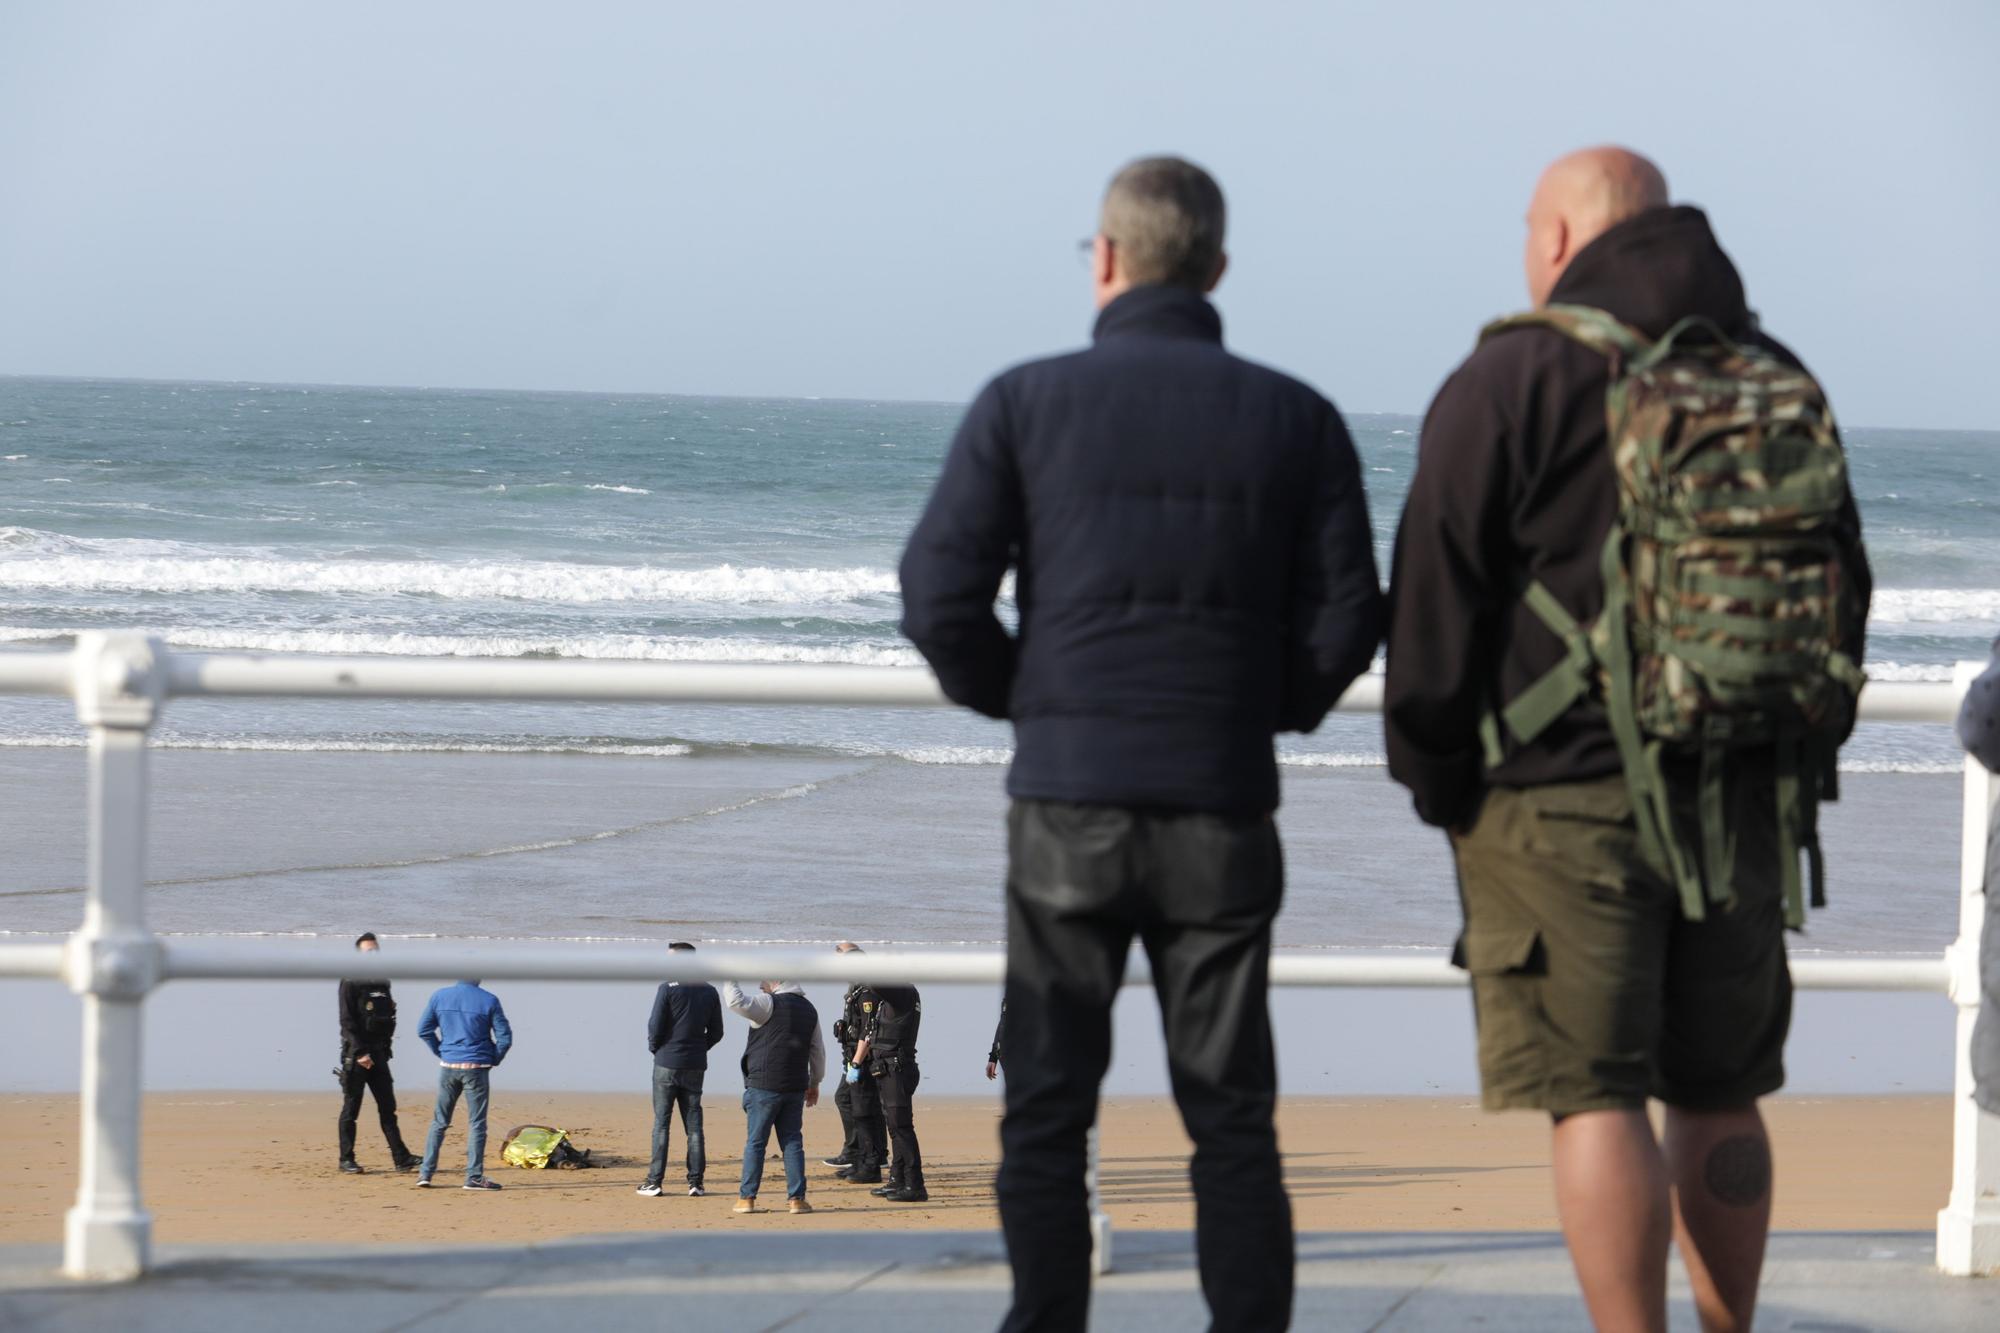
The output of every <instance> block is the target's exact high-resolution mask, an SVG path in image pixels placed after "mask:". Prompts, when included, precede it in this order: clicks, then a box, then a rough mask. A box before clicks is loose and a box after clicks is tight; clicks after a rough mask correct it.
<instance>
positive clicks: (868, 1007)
mask: <svg viewBox="0 0 2000 1333" xmlns="http://www.w3.org/2000/svg"><path fill="white" fill-rule="evenodd" d="M861 1012H862V1013H864V1014H872V1013H874V1012H875V1001H873V1000H863V1001H862V1002H861Z"/></svg>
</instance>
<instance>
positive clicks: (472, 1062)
mask: <svg viewBox="0 0 2000 1333" xmlns="http://www.w3.org/2000/svg"><path fill="white" fill-rule="evenodd" d="M417 1035H418V1036H419V1037H421V1038H423V1043H424V1045H426V1046H428V1047H430V1048H431V1054H432V1055H435V1056H436V1057H437V1058H438V1066H439V1068H438V1095H437V1110H436V1111H435V1112H433V1113H432V1115H431V1136H430V1140H429V1141H428V1142H427V1143H425V1144H424V1161H423V1165H421V1166H419V1167H418V1168H417V1184H418V1185H419V1186H420V1187H422V1188H424V1189H429V1188H430V1184H431V1176H432V1174H433V1173H435V1172H436V1171H437V1164H438V1150H439V1149H441V1148H443V1147H444V1132H445V1131H446V1130H447V1129H450V1128H451V1113H452V1109H453V1108H454V1107H456V1106H457V1105H458V1099H459V1097H460V1095H461V1094H462V1095H463V1096H464V1097H465V1113H466V1117H467V1123H466V1127H465V1188H467V1189H469V1190H497V1189H499V1188H500V1183H499V1182H498V1181H495V1180H488V1179H487V1178H486V1099H487V1091H488V1090H487V1076H488V1075H489V1074H490V1073H491V1071H493V1070H495V1069H498V1068H499V1067H500V1062H501V1061H502V1060H505V1059H506V1058H507V1048H508V1047H510V1046H512V1045H513V1044H514V1029H513V1028H512V1027H510V1026H508V1023H507V1013H506V1011H505V1010H503V1009H502V1008H501V1007H500V1000H499V997H498V996H496V995H494V994H493V992H491V991H488V990H482V989H481V988H480V985H479V983H478V982H477V981H459V982H454V983H452V984H451V985H449V986H446V987H444V988H443V989H442V990H439V991H437V992H436V993H434V994H433V995H432V996H431V998H430V999H429V1000H428V1001H427V1002H426V1003H425V1004H424V1016H423V1017H422V1018H421V1019H419V1020H418V1022H417Z"/></svg>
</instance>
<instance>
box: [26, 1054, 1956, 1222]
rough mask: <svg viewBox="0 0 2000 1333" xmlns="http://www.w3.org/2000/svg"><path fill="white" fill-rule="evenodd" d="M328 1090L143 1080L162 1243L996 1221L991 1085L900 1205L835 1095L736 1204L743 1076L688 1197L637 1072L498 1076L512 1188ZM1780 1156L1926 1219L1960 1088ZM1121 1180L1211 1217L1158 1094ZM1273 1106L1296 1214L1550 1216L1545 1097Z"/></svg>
mask: <svg viewBox="0 0 2000 1333" xmlns="http://www.w3.org/2000/svg"><path fill="white" fill-rule="evenodd" d="M410 1092H411V1093H412V1094H416V1095H410V1096H406V1097H405V1098H404V1100H403V1103H402V1107H401V1110H402V1116H401V1119H402V1124H403V1132H404V1135H405V1137H406V1138H407V1139H409V1140H410V1142H411V1145H412V1147H413V1148H415V1149H418V1150H421V1147H422V1143H423V1135H424V1132H425V1130H426V1128H427V1126H428V1123H429V1118H430V1105H429V1098H428V1096H425V1095H422V1092H421V1090H419V1089H416V1088H412V1089H410ZM338 1109H339V1099H338V1097H337V1096H334V1095H325V1096H311V1095H302V1094H297V1093H254V1092H216V1093H155V1094H152V1095H150V1096H149V1097H148V1098H147V1104H146V1136H145V1147H144V1165H143V1171H144V1190H145V1201H146V1204H147V1206H148V1207H149V1208H150V1209H151V1210H152V1212H153V1215H154V1219H155V1235H156V1238H157V1239H158V1240H159V1241H161V1242H162V1243H168V1244H173V1243H224V1244H241V1243H251V1242H270V1243H283V1242H338V1243H361V1242H392V1243H393V1242H409V1243H413V1244H414V1243H426V1244H429V1243H437V1242H468V1243H470V1242H495V1241H506V1242H522V1241H532V1240H536V1239H543V1238H548V1237H555V1236H573V1235H589V1234H600V1233H606V1232H620V1231H650V1230H656V1229H669V1228H672V1229H707V1228H719V1227H758V1226H767V1227H784V1228H795V1227H822V1228H829V1229H838V1230H851V1229H856V1228H946V1229H965V1228H985V1227H991V1226H994V1225H996V1224H997V1214H996V1213H995V1211H994V1202H993V1190H992V1182H993V1173H994V1169H995V1167H996V1165H997V1163H998V1145H997V1141H996V1131H997V1126H998V1123H999V1112H998V1105H997V1101H996V1100H995V1099H992V1098H946V1097H937V1098H920V1099H919V1102H918V1114H919V1119H918V1128H919V1131H920V1133H921V1135H922V1139H923V1146H924V1155H925V1159H926V1165H927V1174H928V1176H929V1185H930V1190H931V1201H930V1203H928V1204H924V1205H893V1204H888V1203H884V1202H882V1201H880V1200H877V1199H874V1198H871V1197H869V1196H868V1194H867V1192H866V1191H865V1190H863V1189H860V1188H857V1187H854V1186H847V1185H842V1184H840V1183H839V1182H836V1181H835V1180H833V1178H832V1172H831V1171H830V1170H829V1169H828V1168H826V1167H823V1166H821V1165H819V1159H820V1158H821V1157H824V1156H827V1155H830V1154H831V1153H832V1152H833V1151H834V1150H835V1149H836V1148H837V1147H838V1141H839V1121H838V1119H837V1118H836V1115H835V1113H834V1111H833V1108H832V1106H831V1105H830V1104H828V1103H822V1104H821V1106H820V1107H819V1108H818V1109H816V1110H813V1111H810V1112H808V1113H807V1116H806V1146H807V1150H808V1159H809V1162H810V1166H809V1170H808V1176H809V1179H810V1182H811V1183H810V1187H809V1197H810V1198H811V1200H812V1203H813V1205H814V1207H815V1209H816V1210H817V1211H816V1212H815V1213H814V1214H813V1215H812V1216H811V1217H799V1218H795V1217H790V1216H788V1215H786V1214H785V1213H784V1211H783V1204H782V1200H783V1197H784V1186H783V1179H784V1172H783V1168H782V1166H781V1165H780V1164H779V1163H778V1162H777V1161H776V1160H775V1159H774V1160H772V1161H770V1162H769V1163H768V1164H767V1166H766V1169H765V1177H764V1186H763V1194H762V1197H763V1199H764V1200H766V1201H767V1202H776V1203H777V1205H778V1210H777V1211H775V1212H769V1213H766V1214H763V1215H760V1216H755V1217H749V1218H744V1217H738V1216H736V1215H734V1214H733V1213H732V1212H731V1211H730V1203H731V1200H732V1199H733V1198H734V1196H735V1194H736V1188H735V1186H736V1180H737V1174H738V1170H739V1164H740V1161H741V1153H742V1133H743V1116H742V1112H741V1110H740V1108H739V1106H738V1105H737V1104H736V1103H735V1102H734V1100H733V1099H729V1098H723V1097H714V1096H711V1097H710V1098H709V1099H708V1101H707V1104H706V1119H707V1137H708V1143H709V1166H708V1179H707V1182H706V1183H707V1185H708V1187H709V1189H710V1193H709V1194H708V1196H707V1197H706V1198H701V1199H692V1198H688V1197H686V1195H685V1193H684V1190H685V1184H684V1170H683V1167H682V1163H681V1157H680V1153H681V1139H680V1136H679V1132H678V1127H676V1133H675V1138H674V1144H673V1149H672V1156H671V1157H670V1159H669V1163H668V1169H667V1180H666V1183H667V1185H668V1187H669V1188H670V1190H672V1189H673V1187H674V1186H676V1185H679V1186H680V1189H679V1190H676V1191H674V1192H670V1193H669V1194H667V1195H664V1196H663V1197H660V1198H657V1199H647V1198H640V1197H638V1196H637V1195H635V1194H634V1193H633V1190H634V1188H635V1187H636V1186H637V1185H638V1183H639V1181H640V1179H641V1178H642V1177H643V1175H644V1172H645V1166H646V1157H647V1154H648V1151H649V1147H648V1144H649V1135H650V1131H651V1110H650V1106H649V1104H648V1102H647V1100H646V1099H645V1098H644V1097H641V1096H636V1095H630V1094H602V1093H597V1094H568V1093H560V1094H551V1093H541V1092H519V1091H514V1090H511V1089H508V1088H506V1087H505V1086H496V1088H495V1090H494V1104H493V1111H492V1115H491V1122H490V1123H491V1126H492V1138H491V1140H490V1146H489V1150H488V1166H489V1170H490V1171H491V1173H492V1174H493V1175H494V1176H495V1177H496V1178H497V1179H499V1180H500V1181H501V1182H502V1184H503V1185H504V1186H505V1187H506V1188H505V1189H504V1190H503V1191H502V1192H500V1193H498V1194H484V1195H480V1194H468V1193H466V1192H464V1191H462V1190H460V1189H459V1188H458V1185H459V1182H460V1179H461V1176H462V1173H463V1164H464V1138H463V1129H462V1125H463V1119H462V1117H463V1112H462V1111H461V1113H460V1116H461V1119H460V1124H459V1125H458V1126H455V1127H454V1129H453V1131H452V1133H451V1134H450V1135H449V1136H448V1137H447V1139H446V1143H445V1151H444V1154H443V1158H442V1160H441V1163H440V1169H439V1172H438V1176H437V1181H438V1184H439V1185H442V1186H445V1187H446V1188H442V1189H432V1190H429V1191H419V1190H417V1189H416V1188H414V1183H413V1182H414V1177H412V1176H404V1175H398V1174H395V1173H394V1172H392V1171H390V1170H389V1169H388V1167H387V1151H386V1149H385V1148H384V1147H383V1144H382V1139H381V1134H380V1131H379V1128H378V1127H377V1125H376V1122H375V1119H374V1114H373V1106H372V1104H369V1105H367V1106H365V1107H364V1109H363V1113H362V1121H361V1137H360V1141H359V1154H358V1155H359V1157H360V1160H361V1162H362V1164H363V1165H364V1166H365V1167H368V1168H369V1170H368V1173H367V1174H365V1175H362V1176H358V1177H356V1176H342V1175H340V1174H338V1173H337V1172H336V1170H335V1157H336V1152H335V1148H334V1120H335V1116H336V1113H337V1111H338ZM1767 1109H1768V1114H1769V1116H1770V1120H1771V1124H1772V1128H1773V1132H1774V1134H1775V1135H1776V1139H1777V1151H1778V1161H1779V1167H1778V1170H1779V1177H1778V1198H1777V1209H1776V1225H1777V1226H1778V1227H1779V1228H1780V1229H1786V1230H1801V1229H1802V1230H1833V1231H1839V1230H1853V1229H1866V1230H1918V1231H1921V1230H1927V1229H1929V1228H1930V1227H1931V1226H1932V1225H1933V1224H1934V1221H1935V1214H1936V1211H1937V1209H1938V1208H1939V1207H1940V1206H1941V1205H1942V1204H1943V1202H1944V1199H1945V1194H1946V1190H1947V1188H1948V1183H1949V1179H1948V1178H1949V1172H1950V1156H1951V1107H1950V1101H1949V1099H1948V1098H1946V1097H1943V1096H1935V1095H1918V1096H1888V1097H1825V1098H1815V1097H1779V1098H1775V1099H1773V1100H1772V1101H1770V1102H1769V1103H1767ZM519 1123H546V1124H556V1125H560V1126H562V1127H563V1128H565V1129H568V1130H569V1131H570V1132H571V1134H572V1135H573V1137H574V1138H575V1139H576V1140H577V1141H578V1142H579V1144H580V1145H581V1146H583V1147H586V1148H589V1149H590V1150H591V1153H592V1157H593V1159H594V1160H596V1161H599V1162H602V1163H603V1166H602V1167H601V1168H599V1169H594V1170H589V1171H577V1172H572V1171H542V1172H529V1171H521V1170H517V1169H515V1168H512V1167H507V1166H504V1165H501V1164H500V1163H499V1159H498V1150H499V1140H500V1136H501V1135H502V1134H504V1133H505V1131H506V1130H507V1129H508V1128H509V1127H511V1126H513V1125H515V1124H519ZM1103 1125H1104V1136H1103V1154H1104V1167H1103V1180H1104V1198H1105V1204H1106V1208H1107V1210H1108V1211H1109V1213H1110V1214H1111V1218H1112V1221H1113V1223H1114V1225H1115V1226H1118V1227H1132V1228H1150V1227H1168V1228H1186V1227H1189V1226H1191V1225H1192V1224H1193V1206H1192V1198H1191V1196H1190V1195H1189V1192H1188V1187H1187V1176H1186V1153H1187V1141H1186V1138H1185V1136H1184V1135H1183V1133H1182V1132H1181V1129H1180V1124H1179V1121H1178V1119H1177V1117H1176V1115H1175V1113H1174V1109H1173V1106H1172V1104H1171V1103H1170V1102H1168V1101H1167V1100H1165V1099H1163V1098H1149V1097H1135V1098H1115V1099H1111V1100H1109V1101H1107V1102H1106V1104H1105V1109H1104V1115H1103ZM1279 1128H1280V1134H1281V1142H1282V1145H1283V1148H1284V1152H1285V1167H1286V1177H1287V1180H1288V1182H1289V1184H1290V1188H1291V1193H1292V1200H1293V1207H1294V1210H1295V1212H1296V1217H1297V1224H1298V1226H1299V1228H1300V1229H1301V1230H1309V1231H1393V1230H1429V1231H1435V1230H1458V1229H1465V1230H1546V1229H1548V1228H1551V1227H1553V1226H1554V1225H1555V1216H1554V1210H1553V1207H1552V1205H1551V1202H1550V1195H1549V1178H1548V1131H1547V1127H1546V1124H1545V1122H1544V1121H1543V1120H1542V1119H1541V1118H1540V1117H1538V1116H1534V1115H1528V1114H1508V1115H1489V1114H1486V1113H1484V1112H1482V1111H1480V1110H1479V1108H1478V1106H1477V1104H1476V1103H1475V1102H1472V1101H1469V1100H1467V1099H1465V1098H1459V1097H1377V1098H1321V1097H1294V1098H1287V1099H1286V1101H1285V1102H1284V1105H1283V1107H1282V1109H1281V1112H1280V1120H1279ZM76 1140H77V1105H76V1099H75V1097H73V1096H70V1095H66V1094H49V1095H21V1094H0V1142H7V1143H9V1144H12V1145H14V1151H12V1152H10V1153H9V1154H8V1161H7V1163H6V1164H5V1165H4V1166H0V1243H12V1242H36V1243H44V1244H46V1243H53V1242H55V1241H57V1240H58V1239H59V1238H60V1236H61V1234H62V1214H63V1212H64V1210H66V1209H67V1208H68V1207H69V1206H70V1204H71V1202H72V1201H73V1198H74V1194H75V1188H76V1158H75V1153H76Z"/></svg>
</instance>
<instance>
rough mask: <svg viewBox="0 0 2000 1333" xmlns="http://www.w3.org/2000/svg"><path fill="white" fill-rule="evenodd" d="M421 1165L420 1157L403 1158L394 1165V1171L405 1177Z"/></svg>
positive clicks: (422, 1160)
mask: <svg viewBox="0 0 2000 1333" xmlns="http://www.w3.org/2000/svg"><path fill="white" fill-rule="evenodd" d="M423 1164H424V1159H423V1158H421V1157H405V1158H404V1159H403V1160H402V1161H400V1162H397V1163H396V1169H397V1170H398V1171H401V1172H403V1173H404V1174H405V1175H407V1174H408V1173H410V1172H412V1171H414V1170H416V1169H417V1168H418V1167H420V1166H422V1165H423Z"/></svg>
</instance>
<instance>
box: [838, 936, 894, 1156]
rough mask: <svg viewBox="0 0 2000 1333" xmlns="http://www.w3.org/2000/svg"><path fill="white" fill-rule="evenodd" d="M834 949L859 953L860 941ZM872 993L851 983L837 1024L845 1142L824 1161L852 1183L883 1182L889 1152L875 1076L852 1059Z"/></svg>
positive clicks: (840, 1095)
mask: <svg viewBox="0 0 2000 1333" xmlns="http://www.w3.org/2000/svg"><path fill="white" fill-rule="evenodd" d="M834 950H835V952H837V953H860V952H861V946H860V945H858V944H854V943H852V942H850V941H848V940H842V941H841V942H840V943H839V944H837V945H835V946H834ZM870 994H871V993H870V992H869V990H868V988H867V987H866V986H859V985H856V986H849V987H848V988H847V993H846V994H845V995H843V996H842V997H841V1002H840V1017H839V1018H837V1019H835V1020H834V1024H833V1039H834V1041H835V1042H836V1043H838V1044H839V1046H840V1086H839V1087H836V1088H835V1089H834V1090H833V1106H834V1109H835V1110H837V1111H839V1112H840V1134H841V1147H840V1156H838V1157H829V1158H827V1159H826V1164H827V1165H828V1166H834V1167H839V1168H840V1169H839V1170H838V1171H836V1172H835V1173H834V1174H835V1175H836V1176H838V1177H839V1178H840V1179H842V1180H844V1181H846V1182H848V1183H849V1184H850V1185H879V1184H881V1183H882V1164H883V1163H884V1162H885V1161H886V1160H888V1156H889V1130H888V1127H887V1126H886V1125H885V1124H884V1123H883V1121H882V1101H881V1098H880V1097H878V1096H877V1095H876V1088H875V1076H874V1075H872V1074H870V1073H869V1072H868V1071H867V1070H866V1069H864V1068H862V1067H861V1066H860V1065H859V1064H857V1063H856V1061H855V1059H854V1048H855V1047H856V1046H858V1045H859V1044H860V1042H861V1034H862V1033H863V1031H864V1030H865V1029H866V1028H867V1026H868V1018H869V1015H870V1013H871V1012H872V1010H873V1002H872V1000H871V999H869V998H868V997H869V996H870ZM864 1005H867V1006H869V1007H867V1008H864V1007H863V1006H864Z"/></svg>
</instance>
